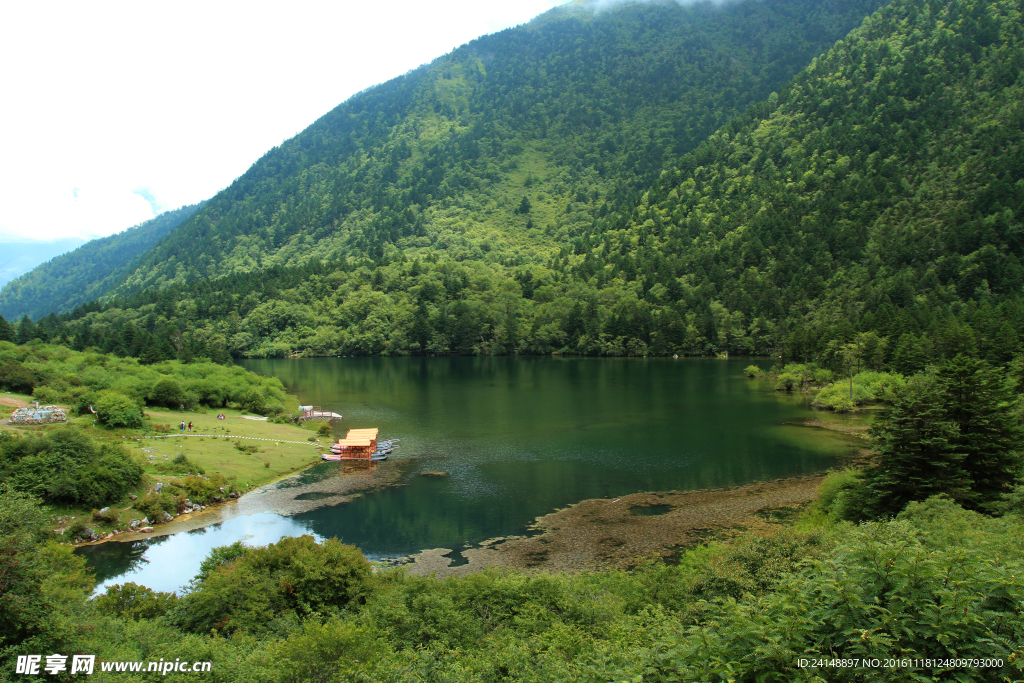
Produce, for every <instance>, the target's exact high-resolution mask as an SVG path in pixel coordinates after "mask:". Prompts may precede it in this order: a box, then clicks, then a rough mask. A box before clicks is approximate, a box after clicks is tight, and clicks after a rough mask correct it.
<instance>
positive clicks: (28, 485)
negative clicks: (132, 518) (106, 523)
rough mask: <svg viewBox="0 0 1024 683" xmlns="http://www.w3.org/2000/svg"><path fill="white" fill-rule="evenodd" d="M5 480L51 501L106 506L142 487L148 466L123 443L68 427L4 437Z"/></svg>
mask: <svg viewBox="0 0 1024 683" xmlns="http://www.w3.org/2000/svg"><path fill="white" fill-rule="evenodd" d="M0 481H6V482H9V483H10V485H11V486H12V487H13V488H15V489H17V490H18V491H23V492H25V493H28V494H31V495H34V496H38V497H40V498H43V499H45V500H47V501H49V502H64V503H77V504H81V505H84V506H86V507H102V506H104V505H106V504H107V503H111V502H114V501H117V500H120V498H121V497H122V496H123V495H124V494H125V493H126V492H128V491H129V490H131V489H132V488H134V487H136V486H138V485H139V484H140V483H141V482H142V468H141V467H140V466H139V465H138V464H137V463H136V462H135V461H134V460H133V459H132V457H131V456H130V455H129V454H128V452H127V451H126V450H125V449H124V448H123V447H122V446H121V445H120V444H102V445H97V443H96V442H95V441H93V440H92V439H90V438H88V437H87V436H85V435H84V434H82V433H81V432H80V431H78V430H76V429H73V428H63V429H57V430H54V431H52V432H46V433H43V434H39V435H35V436H30V437H27V438H7V439H3V440H0Z"/></svg>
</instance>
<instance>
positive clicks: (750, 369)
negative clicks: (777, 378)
mask: <svg viewBox="0 0 1024 683" xmlns="http://www.w3.org/2000/svg"><path fill="white" fill-rule="evenodd" d="M743 374H745V375H746V376H747V377H757V376H758V375H760V374H761V368H759V367H757V366H756V365H748V366H747V367H745V368H743Z"/></svg>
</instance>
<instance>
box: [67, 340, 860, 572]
mask: <svg viewBox="0 0 1024 683" xmlns="http://www.w3.org/2000/svg"><path fill="white" fill-rule="evenodd" d="M750 362H751V361H750V360H749V359H740V360H711V359H679V360H672V359H662V358H658V359H607V358H560V357H550V358H548V357H525V358H523V357H518V358H517V357H484V358H472V357H462V358H309V359H276V360H249V361H245V362H244V366H245V367H246V368H248V369H250V370H252V371H254V372H258V373H261V374H264V375H271V376H275V377H278V378H280V379H281V381H282V382H283V383H284V385H285V387H286V388H287V389H288V391H289V393H293V394H296V395H298V397H299V399H300V401H301V403H303V404H313V405H319V406H321V407H323V408H324V409H325V410H332V411H334V412H337V413H340V414H342V415H343V416H344V420H342V421H340V422H338V423H335V433H336V434H338V435H342V434H344V432H345V430H347V429H351V428H358V427H379V428H380V430H381V435H382V437H397V438H399V439H401V447H400V448H399V449H397V450H396V451H395V453H394V454H393V455H392V457H391V459H390V460H388V461H387V462H386V463H382V464H380V465H379V467H381V468H397V469H396V470H395V471H394V472H393V473H394V474H395V475H396V477H397V478H396V480H395V485H393V486H388V487H385V488H383V489H382V490H375V491H371V492H368V493H366V495H364V496H362V497H359V498H357V499H355V500H353V501H351V502H348V503H347V504H344V505H334V506H327V507H320V508H318V509H315V510H311V511H307V512H302V513H300V514H293V515H281V514H276V513H273V512H261V513H259V514H254V515H247V516H243V517H238V518H234V519H229V520H227V521H224V522H222V523H219V524H217V525H214V526H211V527H207V528H205V529H201V530H196V531H192V532H189V533H179V534H174V535H172V536H163V537H158V538H154V539H148V540H145V541H136V542H134V543H132V542H129V543H106V544H102V545H98V546H90V547H88V548H83V549H81V550H80V551H79V552H81V553H82V554H84V555H85V556H86V557H87V558H88V561H89V563H90V565H91V567H92V569H93V570H94V571H95V572H96V574H97V578H98V579H99V580H100V581H101V582H103V583H105V584H106V585H109V584H111V583H118V582H123V581H136V582H138V583H143V584H145V585H148V586H150V587H152V588H154V589H158V590H174V589H176V588H178V587H179V586H181V585H183V584H185V583H187V582H188V580H189V579H190V578H191V577H192V576H193V575H194V574H195V573H196V570H197V569H198V566H199V562H200V561H201V560H202V559H203V557H205V555H206V553H208V552H209V549H210V548H213V547H216V546H219V545H226V544H229V543H232V542H234V541H236V540H244V541H245V542H247V543H250V544H253V545H256V544H266V543H271V542H275V541H276V540H278V539H279V538H280V537H281V536H284V535H298V534H303V533H309V534H313V535H315V536H317V537H319V538H330V537H333V536H336V537H338V538H341V539H342V540H344V541H345V542H346V543H352V544H355V545H356V546H358V547H360V548H361V549H362V550H363V552H364V553H365V554H366V555H367V556H368V557H370V558H385V557H396V556H402V555H408V554H410V553H414V552H417V551H419V550H422V549H425V548H438V547H443V548H452V549H456V553H457V552H458V550H459V549H462V548H465V547H469V546H472V545H474V544H478V543H480V542H481V541H484V540H486V539H489V538H494V537H497V536H506V535H512V534H522V533H525V532H526V531H527V528H528V526H529V524H530V523H531V522H532V521H533V520H534V519H535V518H536V517H538V516H540V515H544V514H547V513H549V512H551V511H553V510H555V509H558V508H561V507H565V506H566V505H569V504H571V503H575V502H578V501H580V500H584V499H587V498H599V497H616V496H621V495H624V494H628V493H633V492H636V491H667V490H687V489H697V488H707V487H721V486H732V485H738V484H745V483H749V482H753V481H762V480H769V479H777V478H782V477H789V476H794V475H800V474H809V473H814V472H820V471H822V470H825V469H827V468H828V467H831V466H833V465H834V464H836V463H837V462H838V460H839V459H840V458H842V457H843V456H847V455H850V454H851V453H852V451H853V449H855V448H856V445H855V444H853V443H851V442H850V441H849V440H848V439H844V438H842V437H839V436H837V435H835V434H833V433H830V432H824V431H822V430H817V429H811V428H807V427H801V426H796V425H794V424H787V423H792V422H797V421H801V420H803V419H806V418H808V417H810V416H811V415H812V414H813V412H812V410H811V409H810V407H809V404H808V402H807V400H806V398H804V397H801V396H793V397H785V396H779V395H778V394H777V393H776V392H774V391H772V389H771V383H770V382H768V381H764V380H751V379H748V378H746V377H744V376H743V374H742V370H743V368H744V367H745V366H747V365H749V364H750ZM761 364H762V365H763V366H765V367H767V366H768V364H769V362H768V361H761ZM340 469H341V468H340V466H339V464H338V463H325V464H323V465H318V466H317V467H316V468H314V471H313V472H311V473H306V474H305V475H304V476H306V477H309V476H319V477H337V476H343V475H341V474H340ZM424 471H432V472H446V473H447V476H422V475H421V472H424ZM344 476H349V475H344ZM455 559H456V561H458V560H459V559H460V558H458V557H456V558H455Z"/></svg>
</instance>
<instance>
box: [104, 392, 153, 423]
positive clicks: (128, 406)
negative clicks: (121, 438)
mask: <svg viewBox="0 0 1024 683" xmlns="http://www.w3.org/2000/svg"><path fill="white" fill-rule="evenodd" d="M93 407H94V408H95V409H96V413H97V416H98V417H99V419H100V422H102V423H103V424H105V425H107V426H108V427H125V428H128V429H134V428H136V427H141V426H142V409H141V408H140V407H139V404H138V403H136V402H135V400H134V399H132V398H130V397H128V396H125V395H124V394H122V393H119V392H116V391H104V392H101V393H100V395H99V398H98V399H97V401H96V404H95V405H94V406H93Z"/></svg>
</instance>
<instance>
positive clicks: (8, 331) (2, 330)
mask: <svg viewBox="0 0 1024 683" xmlns="http://www.w3.org/2000/svg"><path fill="white" fill-rule="evenodd" d="M14 340H15V336H14V328H13V327H11V324H10V323H9V322H7V320H6V319H4V317H3V316H2V315H0V341H6V342H13V341H14Z"/></svg>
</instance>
